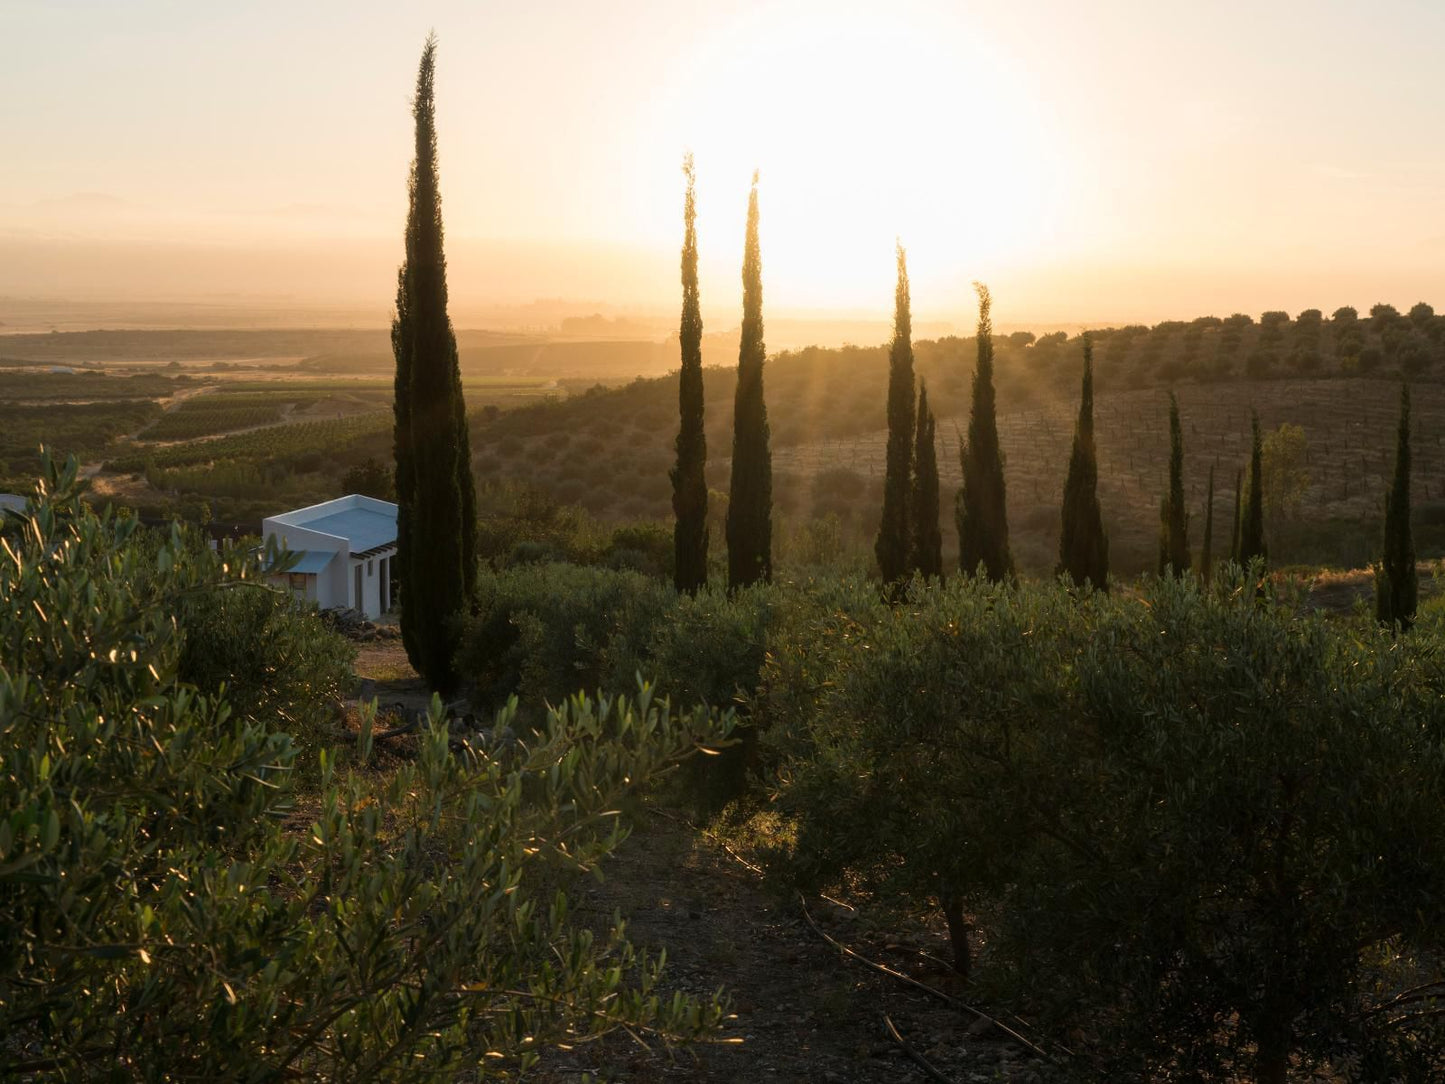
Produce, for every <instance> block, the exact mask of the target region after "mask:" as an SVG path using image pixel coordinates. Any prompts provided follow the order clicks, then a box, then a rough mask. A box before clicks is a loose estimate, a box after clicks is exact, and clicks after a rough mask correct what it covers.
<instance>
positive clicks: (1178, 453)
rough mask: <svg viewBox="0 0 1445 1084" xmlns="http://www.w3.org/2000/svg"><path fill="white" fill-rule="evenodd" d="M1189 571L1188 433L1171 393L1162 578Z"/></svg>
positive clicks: (1161, 506) (1162, 503) (1161, 544)
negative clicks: (1186, 493) (1186, 464)
mask: <svg viewBox="0 0 1445 1084" xmlns="http://www.w3.org/2000/svg"><path fill="white" fill-rule="evenodd" d="M1188 571H1189V513H1188V512H1187V511H1186V510H1185V508H1184V433H1183V431H1182V430H1181V428H1180V425H1179V399H1178V397H1176V396H1175V394H1174V393H1173V392H1170V393H1169V495H1168V496H1167V497H1165V498H1164V499H1163V500H1162V501H1160V502H1159V575H1161V576H1164V575H1170V574H1172V575H1174V576H1183V575H1184V574H1185V573H1186V572H1188Z"/></svg>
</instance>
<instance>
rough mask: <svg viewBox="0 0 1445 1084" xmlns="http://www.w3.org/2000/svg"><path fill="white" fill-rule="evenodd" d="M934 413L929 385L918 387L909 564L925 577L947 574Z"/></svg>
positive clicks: (922, 384) (910, 503)
mask: <svg viewBox="0 0 1445 1084" xmlns="http://www.w3.org/2000/svg"><path fill="white" fill-rule="evenodd" d="M935 431H936V424H935V422H934V418H933V411H932V410H930V409H929V408H928V385H927V383H925V382H923V381H919V384H918V425H917V440H916V441H915V443H914V448H913V491H912V493H911V494H910V495H909V501H908V513H909V518H910V520H911V521H912V522H911V524H910V530H909V543H910V550H911V556H910V558H909V564H910V565H911V566H912V568H913V570H914V571H915V572H917V573H918V574H919V575H921V576H924V577H941V576H942V575H943V532H942V531H941V530H939V527H938V510H939V499H938V445H937V439H936V437H935Z"/></svg>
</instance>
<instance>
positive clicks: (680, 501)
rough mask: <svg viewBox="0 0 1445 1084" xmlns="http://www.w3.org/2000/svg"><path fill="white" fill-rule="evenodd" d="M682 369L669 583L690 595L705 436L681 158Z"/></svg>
mask: <svg viewBox="0 0 1445 1084" xmlns="http://www.w3.org/2000/svg"><path fill="white" fill-rule="evenodd" d="M682 172H683V175H684V176H685V177H686V178H687V195H686V196H685V197H684V199H683V211H682V220H683V238H682V320H681V323H680V325H679V327H678V340H679V341H680V342H681V344H682V368H681V369H680V370H679V372H678V376H677V410H678V431H677V465H676V466H675V467H673V469H672V473H671V477H672V512H673V515H674V516H675V517H676V522H675V523H674V525H673V528H672V548H673V573H672V576H673V584H674V585H675V586H676V587H677V589H678V590H679V591H685V592H687V593H688V594H693V593H695V592H696V591H697V590H698V589H699V588H701V587H702V586H703V585H704V584H705V583H707V474H706V468H707V434H706V433H705V432H704V431H703V383H702V306H701V302H700V299H699V296H698V286H697V199H696V196H695V194H694V191H693V185H694V181H695V175H694V172H693V165H692V155H691V154H689V155H688V156H687V157H686V158H684V159H683V163H682Z"/></svg>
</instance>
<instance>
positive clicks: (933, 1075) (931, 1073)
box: [883, 1013, 953, 1084]
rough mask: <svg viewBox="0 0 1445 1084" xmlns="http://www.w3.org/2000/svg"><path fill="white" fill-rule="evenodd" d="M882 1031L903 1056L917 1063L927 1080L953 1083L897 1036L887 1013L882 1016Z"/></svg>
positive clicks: (939, 1083) (946, 1083)
mask: <svg viewBox="0 0 1445 1084" xmlns="http://www.w3.org/2000/svg"><path fill="white" fill-rule="evenodd" d="M883 1030H885V1031H886V1032H888V1037H889V1038H890V1039H892V1040H893V1041H894V1042H895V1043H897V1044H898V1045H899V1046H900V1047H902V1048H903V1052H904V1053H905V1054H907V1055H908V1056H909V1057H910V1058H912V1059H913V1060H914V1061H915V1062H917V1063H918V1067H919V1068H920V1069H922V1070H923V1072H924V1074H925V1075H926V1076H927V1077H928V1079H929V1080H936V1081H938V1084H953V1081H952V1080H950V1079H949V1078H948V1077H946V1076H944V1075H943V1074H942V1073H940V1072H939V1071H938V1070H937V1069H935V1068H934V1067H933V1065H932V1063H930V1062H929V1060H928V1059H927V1058H925V1057H924V1056H923V1055H922V1054H920V1053H919V1052H918V1051H917V1050H915V1049H913V1047H912V1046H910V1045H909V1043H908V1040H907V1039H905V1038H904V1037H903V1036H902V1035H900V1034H898V1029H897V1028H896V1027H894V1026H893V1021H892V1020H890V1019H889V1018H888V1014H887V1013H884V1014H883Z"/></svg>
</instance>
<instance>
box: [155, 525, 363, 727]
mask: <svg viewBox="0 0 1445 1084" xmlns="http://www.w3.org/2000/svg"><path fill="white" fill-rule="evenodd" d="M176 544H177V543H176V542H172V543H169V545H171V546H174V545H176ZM203 545H204V544H203V543H201V542H200V541H199V540H193V541H190V542H189V546H191V547H195V546H203ZM178 618H179V622H180V627H181V648H180V655H179V657H178V659H177V662H176V676H177V678H178V679H179V680H181V681H184V682H186V683H188V684H191V685H194V686H195V687H196V688H197V689H199V690H200V691H201V692H203V693H205V694H207V695H209V696H221V695H224V696H225V699H226V701H227V703H228V704H229V706H230V708H231V711H232V713H233V714H234V715H235V716H236V717H237V718H240V719H243V720H245V721H247V722H250V723H255V724H256V725H258V726H261V727H263V728H265V729H268V730H277V729H279V730H284V731H286V732H287V733H289V734H290V735H291V736H292V739H293V740H294V741H295V742H296V743H297V744H298V745H300V746H302V747H303V748H305V749H307V750H309V751H312V752H313V753H314V751H315V750H316V749H317V748H320V747H321V746H322V745H324V744H325V742H324V738H325V736H326V733H327V729H328V727H327V724H329V723H332V722H333V721H334V719H335V717H336V713H337V709H338V706H339V704H338V701H339V699H340V697H341V695H342V694H343V693H344V692H345V690H346V688H347V686H348V685H350V684H351V662H352V659H353V658H354V656H355V654H356V652H355V649H353V648H352V646H351V645H350V643H348V642H347V641H346V640H345V639H343V638H342V637H341V636H339V635H338V634H336V633H335V632H333V631H331V630H330V629H328V628H326V626H325V625H323V624H322V623H321V621H320V619H319V618H318V617H317V616H316V615H315V613H314V612H308V611H306V610H303V609H302V608H301V606H300V604H298V603H297V602H296V601H295V600H294V599H293V598H291V597H290V596H289V595H284V594H281V593H279V592H276V591H273V590H270V589H268V588H265V587H262V586H260V585H257V584H254V583H247V582H246V581H239V582H225V581H223V582H222V583H220V584H218V585H217V586H215V587H213V588H210V589H207V590H200V591H196V592H194V593H192V594H190V595H188V596H186V598H185V599H184V600H183V601H182V603H181V606H180V609H179V611H178Z"/></svg>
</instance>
